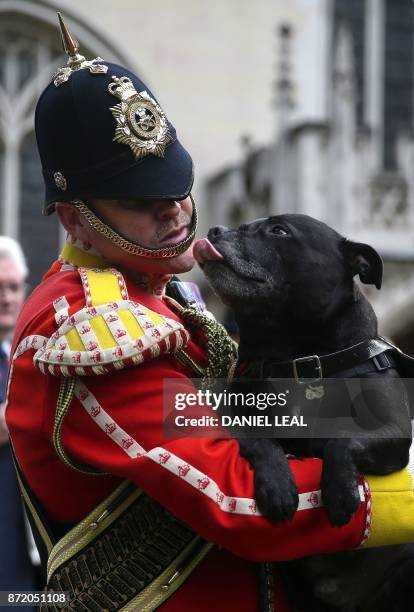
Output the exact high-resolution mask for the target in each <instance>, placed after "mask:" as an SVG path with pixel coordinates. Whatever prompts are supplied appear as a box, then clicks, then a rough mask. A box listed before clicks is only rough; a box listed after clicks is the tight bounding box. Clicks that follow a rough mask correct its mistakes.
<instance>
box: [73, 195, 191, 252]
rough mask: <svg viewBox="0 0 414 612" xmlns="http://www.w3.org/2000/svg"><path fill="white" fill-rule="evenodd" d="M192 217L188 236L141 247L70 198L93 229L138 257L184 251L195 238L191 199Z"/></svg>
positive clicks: (82, 204)
mask: <svg viewBox="0 0 414 612" xmlns="http://www.w3.org/2000/svg"><path fill="white" fill-rule="evenodd" d="M191 201H192V202H193V218H192V225H191V230H190V233H189V234H188V236H187V237H186V238H185V239H184V240H182V241H181V242H178V243H177V244H174V245H172V246H169V247H168V246H167V247H162V248H159V249H151V248H146V247H143V246H141V245H139V244H136V243H135V242H130V241H129V240H127V239H126V238H124V237H123V236H121V235H120V234H118V233H117V232H116V231H115V230H114V229H112V228H111V227H109V225H106V223H104V222H103V221H102V220H101V219H99V217H97V216H96V215H95V214H94V213H93V212H92V211H91V209H90V208H89V207H88V206H87V205H86V204H85V203H84V202H82V200H72V202H73V204H74V205H75V207H76V209H77V210H78V211H79V212H80V213H81V214H82V215H83V216H84V217H85V219H86V221H87V222H88V223H89V225H90V226H91V227H93V229H94V230H96V231H97V232H99V233H100V234H102V235H103V236H105V238H108V240H110V241H111V242H112V243H113V244H116V246H119V247H120V248H121V249H122V250H123V251H126V252H127V253H130V254H131V255H139V256H140V257H148V258H154V259H165V258H168V257H177V256H178V255H181V254H182V253H184V252H185V251H186V250H187V249H188V248H189V247H190V245H191V243H192V242H193V240H194V238H195V234H196V231H197V210H196V207H195V204H194V201H193V199H192V198H191Z"/></svg>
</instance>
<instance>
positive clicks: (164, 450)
mask: <svg viewBox="0 0 414 612" xmlns="http://www.w3.org/2000/svg"><path fill="white" fill-rule="evenodd" d="M176 377H181V378H182V380H183V381H185V380H187V379H186V378H185V376H184V375H183V374H181V373H180V372H178V371H177V369H175V365H174V361H173V360H172V359H170V358H160V359H157V360H154V361H153V362H149V363H146V364H142V365H140V366H138V367H136V368H130V369H126V370H122V371H119V372H116V373H114V374H111V375H110V376H95V377H92V376H90V377H86V378H84V379H82V381H81V382H80V383H79V385H78V387H77V390H76V395H77V399H74V400H73V403H72V406H71V409H70V412H69V414H68V416H67V417H66V421H65V424H64V427H63V443H64V446H65V448H66V450H67V451H68V452H69V453H70V454H71V455H72V456H74V457H76V458H77V459H78V460H80V461H82V462H84V463H87V464H89V465H93V466H96V467H98V468H100V469H102V470H104V471H105V472H109V473H112V474H114V475H117V476H120V477H123V478H128V479H130V480H133V481H135V482H136V484H137V485H138V486H139V487H140V488H142V489H143V490H144V491H145V492H147V493H148V494H149V495H150V496H151V497H153V498H155V499H156V500H158V501H159V502H160V503H161V504H162V505H163V506H165V507H166V508H168V509H169V510H170V511H171V512H173V513H174V514H176V515H177V516H178V517H179V518H181V519H182V520H184V521H185V522H186V523H188V524H189V525H191V527H192V528H193V529H194V530H195V531H196V532H198V533H199V534H200V535H201V536H202V537H203V538H205V539H206V540H209V541H210V542H214V543H216V544H219V545H221V546H223V547H225V548H227V549H228V550H230V551H231V552H233V553H234V554H236V555H239V556H241V557H245V558H247V559H250V560H254V561H265V560H267V561H282V560H289V559H292V558H298V557H302V556H305V555H310V554H317V553H327V552H336V551H339V550H346V549H352V548H356V547H357V546H358V545H359V544H360V543H361V540H362V537H363V532H364V528H365V519H366V504H365V502H363V503H361V507H360V509H359V511H358V512H357V513H356V515H355V516H354V517H353V519H352V520H351V522H350V523H349V524H348V525H346V526H345V527H342V528H337V527H332V526H331V525H330V524H329V522H328V520H327V517H326V513H325V511H324V509H323V508H321V507H319V504H320V493H319V488H320V476H321V461H320V460H318V459H305V460H301V461H298V460H291V461H290V465H291V468H292V470H293V473H294V475H295V478H296V483H297V487H298V491H299V493H300V507H299V510H298V511H297V512H296V514H295V516H294V518H293V520H292V521H290V522H288V523H279V524H275V523H271V522H269V521H268V520H267V519H266V518H264V517H262V516H260V514H259V513H258V511H257V508H256V504H255V502H254V500H253V497H254V486H253V471H252V469H251V468H250V466H249V464H248V462H247V461H246V460H245V459H243V458H241V457H240V455H239V447H238V443H237V441H235V440H230V439H211V438H208V439H207V438H198V439H197V438H195V439H190V438H185V439H174V440H172V439H170V440H166V439H165V438H163V427H162V422H163V379H164V378H176Z"/></svg>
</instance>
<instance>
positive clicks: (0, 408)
mask: <svg viewBox="0 0 414 612" xmlns="http://www.w3.org/2000/svg"><path fill="white" fill-rule="evenodd" d="M5 412H6V404H5V403H2V404H0V446H3V444H6V442H7V441H8V439H9V430H8V429H7V425H6V418H5Z"/></svg>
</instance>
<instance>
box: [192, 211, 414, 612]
mask: <svg viewBox="0 0 414 612" xmlns="http://www.w3.org/2000/svg"><path fill="white" fill-rule="evenodd" d="M194 252H195V255H196V259H197V260H198V261H199V263H200V264H201V265H202V267H203V269H204V272H205V274H206V275H207V277H208V279H209V281H210V282H211V284H212V286H213V288H214V290H215V291H216V292H217V293H218V295H219V296H220V298H221V299H222V301H223V302H224V303H226V304H228V305H229V306H231V307H232V309H233V311H234V314H235V318H236V321H237V324H238V327H239V330H240V346H239V363H243V364H247V376H249V377H250V378H254V377H259V376H264V377H272V378H288V377H294V376H295V377H296V378H297V379H298V378H312V379H319V380H320V379H321V378H322V377H323V376H327V375H328V376H334V377H338V378H353V377H358V378H360V379H364V381H365V382H364V385H365V388H363V389H362V394H363V395H364V394H365V395H366V396H367V395H369V393H371V392H374V393H375V383H376V380H378V377H381V378H382V377H387V378H388V379H389V380H390V381H391V380H392V381H393V384H392V385H390V386H389V391H388V395H387V389H386V387H384V385H383V386H382V391H383V392H382V394H381V396H380V397H379V396H377V397H376V398H375V401H374V402H370V412H371V415H370V416H371V417H373V419H374V421H375V422H376V423H377V425H376V426H375V427H372V426H370V425H369V424H368V425H367V426H366V427H365V428H364V432H363V434H359V435H357V436H356V435H355V430H352V431H346V430H341V431H340V432H337V436H336V437H335V438H331V439H329V438H328V439H320V438H319V439H316V440H315V439H305V438H303V439H297V440H292V439H283V440H279V441H275V440H271V439H253V440H252V439H243V440H239V444H240V452H241V454H242V455H243V456H245V457H246V458H247V459H248V460H249V461H250V463H251V465H252V467H254V469H255V493H256V499H257V501H258V504H259V508H260V510H261V511H262V512H263V513H264V514H265V515H267V516H268V517H269V518H271V519H273V520H286V519H289V518H291V517H292V516H293V514H294V512H295V511H296V508H297V504H298V495H297V490H296V487H295V482H294V479H293V476H292V474H291V471H290V468H289V464H288V462H287V459H286V455H285V453H294V454H295V455H299V456H319V457H322V458H323V459H324V464H323V474H322V482H321V489H322V498H323V503H324V505H325V507H326V510H327V513H328V517H329V519H330V521H331V523H332V524H334V525H338V526H339V525H344V524H345V523H347V522H348V521H349V520H350V518H351V516H352V515H353V514H354V513H355V512H356V511H357V509H358V507H359V504H360V497H359V492H358V482H357V479H358V474H361V473H371V474H389V473H391V472H393V471H396V470H399V469H402V468H403V467H405V465H406V464H407V463H408V456H409V447H410V444H411V422H410V413H409V406H408V401H407V396H406V393H405V389H404V386H403V385H402V384H399V383H398V380H397V378H398V372H397V371H396V369H395V368H394V367H393V366H395V363H396V362H395V360H394V359H393V357H392V350H391V349H392V347H391V346H390V345H387V343H386V342H384V341H383V340H382V339H380V338H377V320H376V317H375V313H374V311H373V309H372V307H371V305H370V304H369V302H368V301H367V300H366V299H365V298H364V296H363V295H362V293H361V292H360V291H359V290H358V288H357V286H356V285H355V283H354V281H353V278H354V276H355V275H358V276H359V278H360V280H361V281H362V282H363V283H368V284H374V285H375V286H376V287H377V288H378V289H379V288H380V286H381V281H382V261H381V258H380V257H379V255H378V254H377V252H376V251H375V250H374V249H373V248H372V247H370V246H368V245H366V244H360V243H354V242H351V241H348V240H346V239H345V238H343V237H342V236H341V235H339V234H338V233H337V232H335V231H334V230H333V229H331V228H329V227H328V226H327V225H325V224H324V223H321V222H319V221H317V220H315V219H312V218H311V217H308V216H305V215H278V216H274V217H269V218H266V219H259V220H257V221H254V222H253V223H250V224H246V225H242V226H240V227H239V228H238V229H237V230H228V229H227V228H223V227H216V228H212V229H211V230H210V231H209V233H208V240H207V241H204V242H201V243H200V244H199V245H198V247H196V248H195V251H194ZM384 355H385V357H384ZM315 356H318V357H315ZM305 357H306V359H303V358H305ZM238 375H239V376H240V374H238ZM243 375H244V376H246V370H245V371H244V373H243ZM238 390H240V387H239V388H238ZM378 423H379V426H378ZM403 550H404V551H405V552H404V555H408V557H407V558H408V559H410V558H411V556H412V558H413V559H414V555H413V552H412V550H411V548H409V550H408V552H407V551H406V549H404V548H403V547H400V548H399V552H401V553H402V551H403ZM356 554H360V553H356ZM398 554H399V553H397V556H398ZM408 565H410V563H408ZM395 580H397V578H395ZM398 580H401V575H400V573H399V574H398ZM384 588H385V587H384ZM387 588H388V590H389V591H390V593H391V592H392V589H391V590H390V589H389V584H387ZM328 599H329V598H328ZM339 599H340V598H338V597H337V598H336V601H337V602H339ZM351 599H352V598H351ZM391 599H392V601H390V607H389V608H387V609H389V610H401V612H402V611H403V610H408V609H410V608H404V607H395V605H396V599H395V597H391ZM325 603H326V602H325ZM330 603H332V602H330ZM383 604H384V599H383V601H382V603H381V605H383ZM315 605H316V604H315ZM352 605H353V604H352ZM378 605H380V604H378ZM391 605H394V607H391ZM350 606H351V603H350V601H349V600H348V601H347V603H346V604H345V607H344V605H342V607H341V605H340V604H339V605H338V606H336V608H335V606H333V607H331V608H330V607H329V606H328V607H325V608H324V609H326V610H329V609H342V610H344V611H345V610H346V612H350V610H351V609H352V608H351V607H350ZM309 609H310V608H307V610H309ZM314 609H315V610H316V609H319V608H317V607H316V608H314ZM378 609H380V608H379V607H378Z"/></svg>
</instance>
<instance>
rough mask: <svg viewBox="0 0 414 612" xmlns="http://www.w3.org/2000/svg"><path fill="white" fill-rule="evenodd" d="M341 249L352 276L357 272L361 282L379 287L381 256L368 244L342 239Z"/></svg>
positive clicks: (380, 280)
mask: <svg viewBox="0 0 414 612" xmlns="http://www.w3.org/2000/svg"><path fill="white" fill-rule="evenodd" d="M341 246H342V251H343V253H344V256H345V261H346V264H347V266H348V269H349V271H350V272H351V274H352V276H355V275H356V274H358V276H359V278H360V280H361V282H362V283H365V284H366V285H375V286H376V288H377V289H381V284H382V272H383V267H384V266H383V262H382V259H381V256H380V255H379V254H378V253H377V251H376V250H375V249H373V248H372V247H371V246H369V244H364V243H362V242H352V241H351V240H344V242H343V243H342V245H341Z"/></svg>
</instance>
